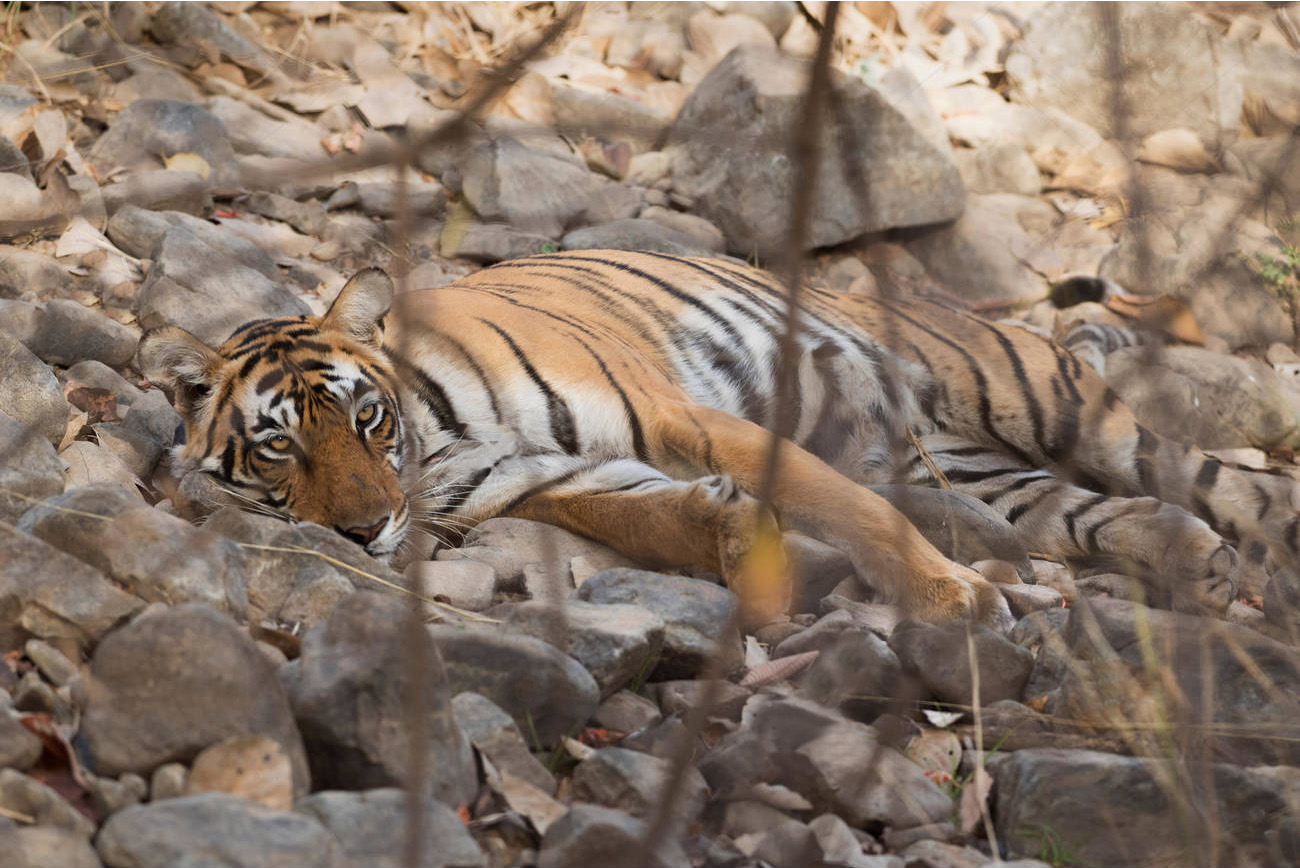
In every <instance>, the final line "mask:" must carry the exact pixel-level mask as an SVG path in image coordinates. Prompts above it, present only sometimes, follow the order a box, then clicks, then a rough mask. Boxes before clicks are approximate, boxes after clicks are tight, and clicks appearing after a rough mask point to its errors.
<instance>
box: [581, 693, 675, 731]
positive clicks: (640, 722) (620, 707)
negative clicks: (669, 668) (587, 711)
mask: <svg viewBox="0 0 1300 868" xmlns="http://www.w3.org/2000/svg"><path fill="white" fill-rule="evenodd" d="M661 717H663V715H661V714H660V713H659V706H658V705H656V704H655V703H653V702H651V701H650V700H649V699H646V698H645V697H644V696H639V695H638V694H635V693H633V692H632V691H630V690H620V691H619V692H618V693H615V694H614V695H613V696H610V697H607V698H606V699H605V700H604V701H603V702H601V703H600V707H599V708H597V709H596V713H595V714H594V715H592V718H591V719H592V721H593V722H594V723H595V724H596V725H597V726H602V727H604V728H605V729H608V730H612V731H614V732H621V733H623V734H624V735H627V734H629V733H633V732H636V731H637V730H639V729H644V728H645V727H647V726H652V725H653V724H655V723H658V722H659V719H660V718H661Z"/></svg>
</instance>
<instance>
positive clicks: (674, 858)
mask: <svg viewBox="0 0 1300 868" xmlns="http://www.w3.org/2000/svg"><path fill="white" fill-rule="evenodd" d="M645 834H646V828H645V824H644V823H642V821H640V820H638V819H636V818H635V817H631V816H628V815H627V814H625V813H623V812H622V811H616V810H613V809H612V808H604V807H601V806H599V805H574V806H573V807H572V808H570V809H569V812H568V813H567V814H565V815H564V816H563V817H561V818H560V819H558V820H556V821H555V822H554V823H552V824H551V825H550V827H549V828H548V829H547V830H546V834H545V835H543V836H542V848H541V851H540V852H539V853H538V854H537V865H538V868H583V866H588V865H627V864H635V865H646V866H669V865H686V864H689V861H690V860H688V859H687V858H686V854H685V853H683V852H682V850H681V847H680V846H679V845H678V844H677V842H676V841H675V840H671V839H661V840H659V841H655V842H653V843H652V844H651V847H650V848H646V847H643V846H642V844H643V842H644V839H645Z"/></svg>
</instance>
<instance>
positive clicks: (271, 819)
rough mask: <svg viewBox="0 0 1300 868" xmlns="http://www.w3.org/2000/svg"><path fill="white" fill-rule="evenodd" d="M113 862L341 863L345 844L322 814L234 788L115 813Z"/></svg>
mask: <svg viewBox="0 0 1300 868" xmlns="http://www.w3.org/2000/svg"><path fill="white" fill-rule="evenodd" d="M95 843H96V846H97V847H98V849H99V855H100V858H102V859H103V860H104V862H105V863H106V864H108V865H229V866H248V868H254V866H264V865H303V866H321V868H326V866H333V865H335V864H337V861H336V860H337V859H338V849H339V847H338V843H337V842H336V841H335V839H334V836H333V835H331V834H330V833H329V831H327V830H326V829H325V827H324V826H322V825H321V824H320V823H319V822H318V821H317V820H316V819H315V818H313V817H310V816H308V815H306V814H301V813H297V812H293V811H279V810H276V809H274V808H268V807H266V806H265V805H261V804H258V803H257V802H253V801H250V800H248V799H241V798H239V797H238V796H232V795H230V794H228V793H202V794H200V795H196V796H182V797H181V798H178V799H168V800H167V801H165V802H155V803H150V804H147V805H136V806H135V807H131V808H127V809H126V810H124V811H119V812H118V813H116V814H114V815H113V816H111V817H109V819H108V822H107V823H105V824H104V827H103V829H101V830H100V833H99V836H98V837H97V838H96V841H95Z"/></svg>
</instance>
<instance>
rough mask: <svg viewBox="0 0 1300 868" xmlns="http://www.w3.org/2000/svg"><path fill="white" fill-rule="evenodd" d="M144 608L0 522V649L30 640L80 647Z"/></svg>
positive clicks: (75, 562) (78, 563) (89, 569)
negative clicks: (64, 641)
mask: <svg viewBox="0 0 1300 868" xmlns="http://www.w3.org/2000/svg"><path fill="white" fill-rule="evenodd" d="M143 608H144V602H143V601H142V600H140V598H138V597H134V596H132V595H130V594H127V593H125V592H123V591H121V590H119V589H118V588H117V587H116V586H114V585H113V583H112V582H110V581H109V580H108V577H107V576H105V575H104V574H103V573H101V572H100V571H99V570H96V569H94V568H93V567H91V566H89V565H87V564H85V563H84V562H82V561H80V560H78V559H76V558H74V557H72V556H71V555H68V554H64V553H63V552H61V551H59V550H58V549H56V548H54V547H53V546H51V545H49V544H48V543H46V542H44V541H42V540H40V539H37V538H36V537H33V536H30V535H29V534H26V533H23V532H21V531H19V530H17V529H16V528H14V527H13V526H12V525H10V524H6V523H4V522H0V648H4V649H9V650H12V649H16V648H20V647H22V645H23V643H24V642H26V641H27V640H28V639H30V638H32V637H36V638H39V639H44V640H47V641H49V640H56V639H70V640H72V641H74V642H75V643H76V644H77V645H78V646H80V647H82V648H85V647H87V646H89V645H92V644H94V643H95V642H97V641H99V639H100V637H102V636H103V635H104V634H105V633H107V632H108V631H109V630H111V629H113V628H114V627H116V626H117V625H118V624H121V623H122V622H124V621H126V620H127V619H128V618H130V617H131V616H132V615H134V614H135V613H136V612H138V611H140V610H141V609H143Z"/></svg>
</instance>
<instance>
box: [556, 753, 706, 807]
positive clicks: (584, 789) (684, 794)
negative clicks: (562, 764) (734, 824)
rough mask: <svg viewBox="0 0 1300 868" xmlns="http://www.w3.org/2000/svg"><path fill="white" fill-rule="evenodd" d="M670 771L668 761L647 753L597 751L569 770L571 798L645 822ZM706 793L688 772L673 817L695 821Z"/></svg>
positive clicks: (695, 775) (697, 776)
mask: <svg viewBox="0 0 1300 868" xmlns="http://www.w3.org/2000/svg"><path fill="white" fill-rule="evenodd" d="M671 768H672V763H670V762H669V761H668V760H664V759H660V758H659V757H655V756H651V755H650V754H646V753H640V752H638V751H634V750H625V749H624V748H620V747H606V748H601V749H600V750H598V751H596V752H595V753H594V754H592V755H591V756H590V757H588V758H587V759H585V760H583V761H582V762H580V763H578V767H577V768H576V769H574V770H573V790H572V792H573V797H574V798H575V799H578V800H580V801H584V802H592V803H594V804H597V805H605V806H606V807H610V808H618V809H619V810H622V811H626V812H627V813H629V814H631V815H632V816H634V817H639V818H641V819H643V820H648V819H650V818H651V817H653V816H654V812H655V810H656V808H657V806H658V805H659V802H660V801H661V795H662V793H663V789H664V785H665V783H666V781H667V779H668V775H669V772H670V770H671ZM708 793H709V790H708V785H707V784H705V783H704V778H703V777H702V776H701V775H700V773H699V772H698V771H696V770H695V769H693V768H692V769H688V770H687V772H686V780H685V782H684V783H683V785H682V788H681V789H680V790H679V791H678V796H677V801H676V802H674V804H673V812H674V813H673V816H674V818H675V819H677V820H679V821H684V822H690V821H692V820H694V819H695V818H697V817H698V816H699V815H700V813H701V812H702V811H703V810H704V803H705V801H706V800H707V799H708Z"/></svg>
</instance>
